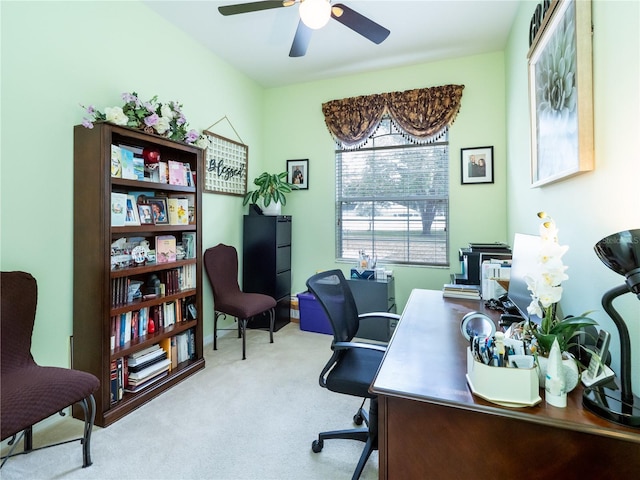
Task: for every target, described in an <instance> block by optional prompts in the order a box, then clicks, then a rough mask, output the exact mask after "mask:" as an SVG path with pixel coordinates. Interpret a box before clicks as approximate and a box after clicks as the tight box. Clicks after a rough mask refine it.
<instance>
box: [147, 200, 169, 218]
mask: <svg viewBox="0 0 640 480" xmlns="http://www.w3.org/2000/svg"><path fill="white" fill-rule="evenodd" d="M149 205H150V206H151V213H152V215H153V223H155V224H156V225H169V212H168V210H167V199H166V198H159V197H154V198H150V199H149Z"/></svg>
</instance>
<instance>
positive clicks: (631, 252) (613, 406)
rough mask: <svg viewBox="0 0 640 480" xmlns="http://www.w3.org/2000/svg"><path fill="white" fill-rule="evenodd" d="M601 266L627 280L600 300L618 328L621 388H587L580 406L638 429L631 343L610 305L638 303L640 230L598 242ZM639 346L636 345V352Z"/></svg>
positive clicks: (638, 402)
mask: <svg viewBox="0 0 640 480" xmlns="http://www.w3.org/2000/svg"><path fill="white" fill-rule="evenodd" d="M594 249H595V251H596V255H598V258H600V260H602V262H603V263H604V264H605V265H606V266H607V267H609V268H610V269H611V270H613V271H614V272H616V273H619V274H620V275H624V276H625V278H626V281H625V283H623V284H622V285H620V286H617V287H614V288H612V289H611V290H609V291H608V292H606V293H605V294H604V295H603V296H602V306H603V307H604V310H605V311H606V312H607V313H608V314H609V316H610V317H611V319H612V320H613V323H615V325H616V327H617V328H618V333H619V335H620V386H621V389H620V390H618V389H617V387H616V386H615V385H612V384H607V385H602V386H600V385H599V386H593V387H590V388H586V389H585V390H584V393H583V397H582V403H583V405H584V406H585V408H587V409H588V410H591V411H592V412H593V413H595V414H596V415H599V416H601V417H603V418H605V419H607V420H609V421H611V422H615V423H620V424H622V425H627V426H631V427H638V428H640V398H638V397H636V396H635V395H634V394H633V391H632V390H631V340H630V338H629V329H628V328H627V325H626V324H625V323H624V321H623V320H622V317H621V316H620V314H619V313H618V312H617V311H616V310H615V309H614V308H613V301H614V300H615V299H616V298H617V297H619V296H620V295H624V294H625V293H628V292H633V293H634V294H635V295H637V297H638V299H639V300H640V229H636V230H626V231H624V232H619V233H614V234H613V235H609V236H608V237H606V238H603V239H602V240H600V241H599V242H598V243H597V244H596V245H595V247H594ZM638 346H639V345H638V344H637V343H636V348H637V347H638Z"/></svg>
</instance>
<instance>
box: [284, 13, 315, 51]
mask: <svg viewBox="0 0 640 480" xmlns="http://www.w3.org/2000/svg"><path fill="white" fill-rule="evenodd" d="M311 33H313V30H312V29H310V28H309V27H307V26H306V25H305V24H304V23H303V22H302V20H300V21H299V22H298V28H297V29H296V36H295V37H293V44H292V45H291V51H290V52H289V56H290V57H304V54H305V53H307V47H309V42H310V41H311Z"/></svg>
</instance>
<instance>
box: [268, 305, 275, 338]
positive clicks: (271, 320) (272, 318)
mask: <svg viewBox="0 0 640 480" xmlns="http://www.w3.org/2000/svg"><path fill="white" fill-rule="evenodd" d="M275 324H276V309H275V308H272V309H271V310H269V342H270V343H273V329H274V327H275Z"/></svg>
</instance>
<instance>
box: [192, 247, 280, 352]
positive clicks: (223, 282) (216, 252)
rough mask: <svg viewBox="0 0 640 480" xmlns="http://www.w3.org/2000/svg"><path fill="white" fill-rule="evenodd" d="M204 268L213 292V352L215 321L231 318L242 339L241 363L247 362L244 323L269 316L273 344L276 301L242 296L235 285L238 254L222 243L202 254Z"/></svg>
mask: <svg viewBox="0 0 640 480" xmlns="http://www.w3.org/2000/svg"><path fill="white" fill-rule="evenodd" d="M204 268H205V270H206V271H207V276H208V277H209V282H210V283H211V288H213V304H214V310H215V311H214V317H213V349H214V350H217V348H218V344H217V337H218V318H219V317H220V316H226V315H231V316H232V317H235V318H236V320H237V322H238V336H239V337H240V336H241V337H242V359H243V360H244V359H246V358H247V356H246V349H247V346H246V332H247V322H248V321H249V320H250V319H252V318H253V317H255V316H257V315H262V314H268V315H269V339H270V341H271V343H273V324H274V321H275V308H276V301H275V300H274V299H273V297H270V296H269V295H263V294H261V293H244V292H242V291H241V290H240V287H239V285H238V252H237V251H236V249H235V248H234V247H231V246H229V245H224V244H222V243H220V244H218V245H216V246H215V247H211V248H208V249H207V250H206V251H205V252H204Z"/></svg>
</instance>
